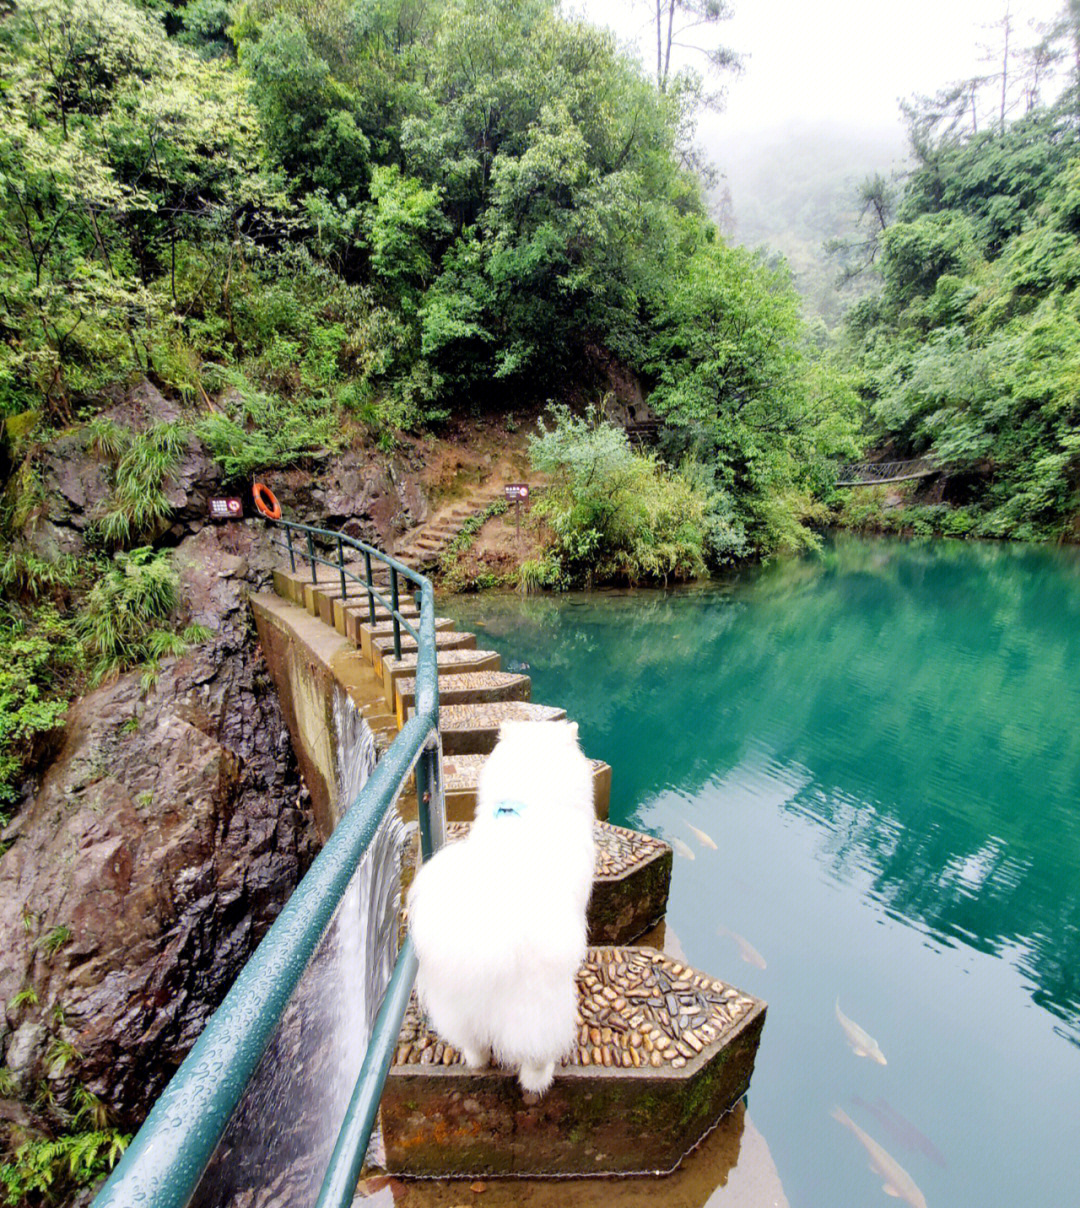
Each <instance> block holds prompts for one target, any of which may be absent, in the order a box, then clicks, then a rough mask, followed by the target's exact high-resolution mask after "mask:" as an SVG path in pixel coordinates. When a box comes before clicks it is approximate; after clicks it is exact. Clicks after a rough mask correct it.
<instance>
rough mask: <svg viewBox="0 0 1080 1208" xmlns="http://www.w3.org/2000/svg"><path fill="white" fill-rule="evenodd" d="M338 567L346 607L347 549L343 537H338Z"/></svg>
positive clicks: (342, 600)
mask: <svg viewBox="0 0 1080 1208" xmlns="http://www.w3.org/2000/svg"><path fill="white" fill-rule="evenodd" d="M337 568H338V575H340V577H341V607H342V608H344V607H345V600H346V599H347V596H346V594H345V549H344V547H343V546H342V544H341V538H340V537H339V538H338V539H337Z"/></svg>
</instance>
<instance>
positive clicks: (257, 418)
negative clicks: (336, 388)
mask: <svg viewBox="0 0 1080 1208" xmlns="http://www.w3.org/2000/svg"><path fill="white" fill-rule="evenodd" d="M196 431H197V432H198V435H199V437H200V438H201V439H202V441H203V442H204V443H205V445H206V447H207V448H208V449H209V450H210V452H211V454H212V455H213V457H214V459H215V460H216V461H217V462H218V463H219V465H220V466H221V468H222V469H223V470H224V472H225V474H226V475H227V476H228V477H230V478H232V477H240V476H244V475H247V474H251V473H252V472H253V471H255V470H261V469H265V468H267V467H283V466H289V465H295V464H296V463H297V462H298V461H302V460H303V459H304V458H307V457H313V456H315V455H317V454H320V453H324V452H326V451H328V450H334V449H337V448H339V447H340V445H341V429H340V424H339V423H338V422H337V419H336V416H335V415H334V412H333V410H332V408H331V407H330V406H329V405H328V403H327V401H326V400H325V399H322V400H317V399H316V400H304V401H300V400H295V401H294V402H293V403H292V404H291V405H290V404H287V403H285V402H284V401H283V400H282V399H281V398H279V397H278V396H277V395H273V394H267V393H263V392H262V391H258V390H255V389H253V388H252V387H251V386H250V384H249V383H248V382H247V381H246V380H244V379H242V378H241V379H237V386H236V388H235V389H234V390H233V391H232V392H231V394H230V396H229V402H228V404H227V410H222V411H217V412H214V413H213V414H211V415H208V416H206V418H205V419H203V420H201V421H200V422H199V424H198V425H197V427H196Z"/></svg>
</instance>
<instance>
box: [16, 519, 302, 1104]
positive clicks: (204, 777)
mask: <svg viewBox="0 0 1080 1208" xmlns="http://www.w3.org/2000/svg"><path fill="white" fill-rule="evenodd" d="M175 557H176V564H177V567H178V569H179V570H180V573H181V581H182V593H183V598H184V608H185V611H186V613H187V614H188V616H189V617H190V618H191V619H194V620H198V621H200V622H201V623H202V624H204V625H207V626H208V627H209V628H211V629H212V631H213V638H212V639H211V640H210V641H208V642H206V643H204V644H202V645H199V646H197V647H194V648H192V649H191V650H190V652H189V653H188V654H186V655H185V656H184V657H182V658H180V659H171V660H166V661H164V662H163V663H162V665H161V671H160V675H159V678H158V681H157V685H156V687H154V688H153V689H151V690H150V692H149V693H148V694H146V695H145V696H144V694H143V692H142V689H141V687H140V675H139V673H138V672H130V673H128V674H126V675H123V676H121V677H120V678H119V679H117V680H116V681H115V682H114V683H112V684H109V685H107V686H105V687H101V688H98V689H97V690H95V691H93V692H90V693H89V694H88V695H87V696H85V697H83V698H82V699H81V700H79V701H77V702H75V703H74V704H73V706H72V708H71V710H70V711H69V715H68V723H67V726H66V730H65V735H64V742H63V746H62V749H61V751H60V754H59V756H58V758H57V759H56V761H55V762H54V763H53V765H52V766H51V767H50V768H49V770H48V771H47V773H46V775H45V777H44V780H43V782H42V785H41V788H40V791H39V792H38V793H37V794H36V796H35V797H34V799H33V800H32V801H31V802H29V803H28V804H27V805H25V806H24V808H23V809H22V810H21V812H20V813H19V814H18V815H17V816H16V819H15V822H14V823H13V824H12V826H11V827H9V828H8V831H7V832H6V833H5V836H4V838H5V839H6V840H7V839H14V843H13V844H12V846H11V848H10V849H9V850H8V851H7V852H6V854H4V855H3V856H2V857H0V951H2V952H3V953H4V961H3V964H2V966H0V1003H2V1004H5V1005H4V1007H3V1008H2V1009H3V1011H4V1014H3V1017H2V1018H0V1049H2V1057H0V1063H2V1064H6V1065H7V1066H8V1068H9V1069H10V1070H11V1072H12V1073H13V1075H14V1076H15V1078H16V1080H17V1082H18V1085H19V1090H20V1093H21V1094H22V1095H28V1094H29V1093H30V1092H31V1091H32V1090H33V1088H34V1087H36V1086H37V1084H38V1083H39V1081H40V1080H41V1079H46V1080H48V1081H49V1082H50V1083H51V1084H52V1085H53V1088H54V1091H55V1092H56V1093H57V1096H58V1098H60V1099H61V1100H62V1099H63V1097H64V1094H65V1091H67V1090H69V1089H70V1085H71V1084H72V1079H73V1078H77V1079H78V1081H79V1082H81V1083H82V1084H83V1085H85V1086H87V1087H88V1088H89V1089H90V1090H92V1091H93V1092H94V1093H95V1094H98V1095H100V1096H101V1097H102V1098H103V1099H104V1100H105V1101H106V1103H108V1104H109V1105H110V1106H112V1107H113V1108H114V1109H115V1110H116V1111H117V1112H118V1113H119V1114H120V1116H121V1119H122V1120H124V1121H126V1122H129V1123H130V1122H135V1121H137V1120H139V1119H140V1118H141V1117H142V1116H143V1115H145V1112H146V1110H147V1108H148V1106H149V1104H150V1103H151V1102H152V1101H153V1099H154V1097H155V1096H156V1095H157V1094H159V1093H160V1091H161V1089H162V1087H163V1086H164V1085H165V1083H166V1082H167V1081H168V1078H169V1077H170V1075H171V1073H172V1072H173V1070H174V1069H175V1067H176V1065H177V1064H178V1063H179V1062H180V1060H181V1059H182V1058H183V1056H184V1055H185V1053H186V1052H187V1050H188V1049H189V1048H190V1046H191V1044H192V1043H193V1042H194V1040H195V1039H196V1037H197V1036H198V1034H199V1032H200V1031H201V1029H202V1027H203V1025H204V1024H205V1022H206V1020H207V1019H208V1017H209V1015H210V1014H211V1012H212V1011H213V1010H214V1008H215V1007H216V1006H217V1004H218V1003H219V1002H220V1000H221V999H222V997H223V996H224V994H225V992H226V990H227V989H228V987H229V985H230V984H231V982H232V980H233V978H234V977H235V976H236V974H237V972H238V971H239V969H240V968H241V966H242V965H243V963H244V962H245V961H246V960H247V958H248V957H249V956H250V954H251V952H252V951H253V949H254V947H255V945H256V944H257V942H258V940H259V939H260V938H261V937H262V935H263V934H264V933H265V931H266V929H267V927H268V926H269V925H270V923H271V922H272V921H273V919H274V918H275V917H276V916H277V914H278V913H279V911H280V910H281V908H282V906H283V905H284V903H285V901H286V900H287V899H288V896H289V894H290V893H291V892H292V889H293V888H294V887H295V885H296V884H297V883H298V881H299V879H300V877H301V875H302V874H303V872H304V871H305V870H306V868H307V865H308V864H309V863H310V860H311V858H312V855H313V851H314V839H313V833H314V832H313V829H312V824H311V816H310V811H309V810H308V809H307V808H306V807H305V805H304V800H305V798H304V795H303V793H302V789H301V785H300V780H299V776H298V774H297V770H296V763H295V760H294V758H293V755H292V750H291V747H290V744H289V741H288V735H287V732H286V730H285V725H284V721H283V719H282V716H281V711H280V708H279V705H278V701H277V697H276V695H275V693H274V690H273V687H272V685H271V683H270V680H269V678H268V676H267V675H266V672H265V667H264V665H263V663H262V659H261V655H260V653H259V650H258V648H257V643H256V641H255V637H254V632H253V627H252V626H251V624H250V611H249V609H248V606H247V602H246V593H247V591H248V589H249V588H250V587H258V586H262V585H263V584H265V582H266V580H267V579H268V577H269V567H270V564H271V561H272V559H271V557H270V554H269V551H268V549H267V546H266V541H265V534H264V533H263V532H262V531H261V526H258V525H256V524H254V523H251V524H244V525H223V526H220V527H213V526H207V527H205V528H204V529H202V531H200V532H199V533H197V534H195V535H194V536H190V537H187V538H186V539H185V540H183V541H182V542H181V544H180V546H179V548H178V549H177V551H176V555H175ZM24 991H31V992H32V994H29V995H28V994H23V995H22V997H23V1001H22V1003H19V1002H18V1001H16V1002H15V1003H14V1004H13V1000H17V996H19V995H20V992H24ZM28 998H36V1002H33V1001H27V999H28ZM57 1041H62V1042H66V1043H67V1044H70V1045H72V1046H73V1047H74V1049H75V1050H76V1051H77V1053H78V1054H79V1058H78V1060H77V1061H75V1062H74V1068H72V1066H71V1065H69V1066H68V1067H67V1069H66V1070H65V1071H64V1072H63V1073H62V1074H58V1075H57V1076H56V1077H53V1076H52V1075H51V1074H50V1059H49V1054H50V1051H52V1052H55V1046H56V1043H57ZM52 1064H53V1065H54V1066H55V1064H56V1063H55V1061H54V1062H53V1063H52Z"/></svg>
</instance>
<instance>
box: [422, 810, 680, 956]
mask: <svg viewBox="0 0 1080 1208" xmlns="http://www.w3.org/2000/svg"><path fill="white" fill-rule="evenodd" d="M471 825H472V824H471V823H469V822H448V823H447V826H446V838H447V841H448V842H450V843H453V842H455V840H458V839H464V838H465V836H466V835H467V834H468V833H469V828H470V826H471ZM593 838H594V839H595V840H596V871H595V873H594V874H593V887H592V894H591V895H590V897H589V943H590V944H629V943H630V942H632V941H633V940H636V939H637V938H638V936H639V935H644V934H645V932H646V931H648V930H649V928H650V927H653V926H655V924H656V923H658V922H659V921H660V920H661V919H662V918H663V917H664V911H665V909H666V908H667V899H668V890H669V889H670V888H671V861H672V854H671V847H670V845H669V844H667V843H665V842H664V841H663V839H654V838H653V836H652V835H643V834H641V833H640V832H639V831H633V830H627V829H626V827H623V826H613V825H612V824H611V823H610V822H600V821H597V822H594V823H593Z"/></svg>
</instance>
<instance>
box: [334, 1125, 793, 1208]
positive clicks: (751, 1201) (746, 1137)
mask: <svg viewBox="0 0 1080 1208" xmlns="http://www.w3.org/2000/svg"><path fill="white" fill-rule="evenodd" d="M472 1186H473V1185H472V1184H470V1183H469V1182H468V1181H465V1180H460V1179H454V1180H425V1181H423V1182H411V1181H406V1180H403V1179H395V1178H386V1177H377V1178H371V1179H366V1180H364V1181H363V1182H362V1183H361V1184H360V1188H359V1195H358V1198H357V1199H356V1200H354V1206H355V1208H361V1206H363V1208H459V1206H460V1205H461V1204H463V1203H468V1202H470V1201H475V1202H477V1203H482V1204H483V1208H555V1206H556V1205H557V1206H559V1208H610V1205H612V1204H614V1203H617V1204H618V1205H619V1208H655V1206H656V1205H657V1204H658V1203H661V1204H663V1205H664V1208H708V1206H713V1208H719V1206H720V1205H722V1206H723V1208H788V1201H787V1199H786V1198H785V1196H784V1190H783V1187H782V1186H781V1185H780V1177H779V1175H778V1174H777V1171H776V1166H775V1165H774V1164H773V1161H772V1158H771V1156H770V1154H769V1148H768V1146H767V1145H766V1144H765V1141H764V1138H763V1137H762V1136H761V1134H760V1133H759V1132H758V1131H757V1129H756V1128H755V1127H754V1125H753V1123H752V1121H751V1119H750V1117H749V1115H748V1114H747V1111H746V1105H745V1103H739V1104H737V1105H736V1107H735V1108H734V1109H733V1110H732V1111H730V1112H729V1113H728V1114H727V1115H726V1116H725V1117H724V1119H723V1120H721V1121H720V1123H719V1124H718V1125H717V1127H716V1128H714V1129H713V1131H712V1132H711V1133H709V1135H708V1136H707V1137H706V1138H705V1140H704V1141H702V1143H701V1144H700V1145H699V1146H698V1147H697V1149H695V1150H694V1151H693V1153H691V1154H689V1155H687V1157H686V1158H685V1159H684V1160H683V1163H682V1165H681V1166H680V1167H679V1169H678V1170H677V1171H675V1173H674V1174H670V1175H667V1176H665V1177H664V1178H661V1179H655V1178H638V1179H635V1178H631V1179H558V1180H556V1179H493V1180H490V1181H488V1182H485V1183H483V1184H477V1185H476V1186H477V1187H478V1188H480V1189H482V1197H481V1196H479V1195H478V1194H477V1193H476V1192H474V1191H473V1190H472V1189H471V1188H472Z"/></svg>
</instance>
